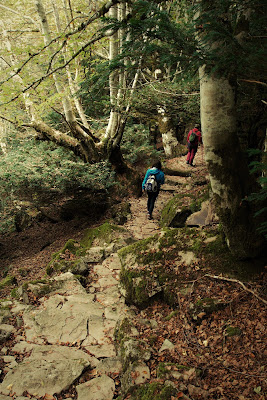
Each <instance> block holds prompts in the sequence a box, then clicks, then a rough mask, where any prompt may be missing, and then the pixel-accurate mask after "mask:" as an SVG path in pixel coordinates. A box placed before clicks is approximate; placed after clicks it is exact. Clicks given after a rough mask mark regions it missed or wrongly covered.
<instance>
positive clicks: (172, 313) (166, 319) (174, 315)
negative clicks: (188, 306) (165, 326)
mask: <svg viewBox="0 0 267 400" xmlns="http://www.w3.org/2000/svg"><path fill="white" fill-rule="evenodd" d="M176 315H178V311H172V312H171V313H170V314H169V315H167V317H165V318H164V319H165V321H170V320H171V319H172V318H174V317H176Z"/></svg>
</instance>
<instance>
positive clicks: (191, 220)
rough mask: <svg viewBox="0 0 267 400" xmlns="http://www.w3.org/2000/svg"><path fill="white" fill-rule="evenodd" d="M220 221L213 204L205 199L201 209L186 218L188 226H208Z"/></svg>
mask: <svg viewBox="0 0 267 400" xmlns="http://www.w3.org/2000/svg"><path fill="white" fill-rule="evenodd" d="M214 222H218V217H217V216H216V214H215V212H214V210H213V207H212V204H211V202H210V201H209V200H207V201H204V202H203V203H202V206H201V210H200V211H198V212H196V213H194V214H192V215H190V216H189V217H188V218H187V220H186V225H187V226H206V225H210V224H212V223H214Z"/></svg>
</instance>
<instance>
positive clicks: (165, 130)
mask: <svg viewBox="0 0 267 400" xmlns="http://www.w3.org/2000/svg"><path fill="white" fill-rule="evenodd" d="M158 127H159V131H160V133H161V136H162V144H163V148H164V151H165V154H166V156H167V157H176V156H177V155H178V153H177V150H178V145H179V143H178V140H177V137H176V129H175V126H174V124H173V121H172V118H171V117H170V116H168V115H167V113H166V111H165V109H164V108H162V107H158Z"/></svg>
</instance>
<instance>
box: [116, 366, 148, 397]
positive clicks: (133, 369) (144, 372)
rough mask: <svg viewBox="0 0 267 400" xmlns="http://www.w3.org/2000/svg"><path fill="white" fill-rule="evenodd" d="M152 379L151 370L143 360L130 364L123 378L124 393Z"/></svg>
mask: <svg viewBox="0 0 267 400" xmlns="http://www.w3.org/2000/svg"><path fill="white" fill-rule="evenodd" d="M149 379H150V370H149V368H148V366H147V365H146V364H145V363H144V362H143V361H136V362H134V363H133V364H130V365H129V367H128V368H127V370H126V371H125V373H124V374H123V376H122V378H121V390H122V393H127V392H129V390H130V389H132V388H133V387H134V386H136V385H140V384H143V383H145V382H146V381H147V380H149Z"/></svg>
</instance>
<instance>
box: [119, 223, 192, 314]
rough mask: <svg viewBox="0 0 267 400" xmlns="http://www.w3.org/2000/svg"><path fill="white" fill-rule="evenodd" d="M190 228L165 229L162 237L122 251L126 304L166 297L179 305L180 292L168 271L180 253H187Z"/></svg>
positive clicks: (139, 242)
mask: <svg viewBox="0 0 267 400" xmlns="http://www.w3.org/2000/svg"><path fill="white" fill-rule="evenodd" d="M189 232H191V230H190V229H188V228H183V229H171V230H167V229H166V230H165V231H164V232H162V234H160V235H155V236H152V237H150V238H147V239H144V240H140V241H138V242H137V243H134V244H132V245H131V246H127V247H125V248H123V249H121V250H119V252H118V254H119V257H120V260H121V264H122V267H121V276H120V278H121V284H122V287H123V290H124V296H125V298H126V302H128V303H130V304H135V305H137V306H138V307H144V306H146V305H147V304H148V303H149V302H150V300H151V299H152V298H153V297H154V296H156V295H158V294H160V293H161V294H162V295H163V296H164V299H165V301H166V302H167V303H168V304H171V305H174V304H176V303H177V293H176V292H177V291H176V288H174V290H172V289H173V283H172V282H173V281H174V279H173V278H174V273H172V272H171V271H170V270H166V263H168V262H174V260H176V259H179V255H178V252H179V250H186V249H188V248H189V246H190V245H191V242H190V241H189V240H188V239H187V238H186V234H188V233H189Z"/></svg>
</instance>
